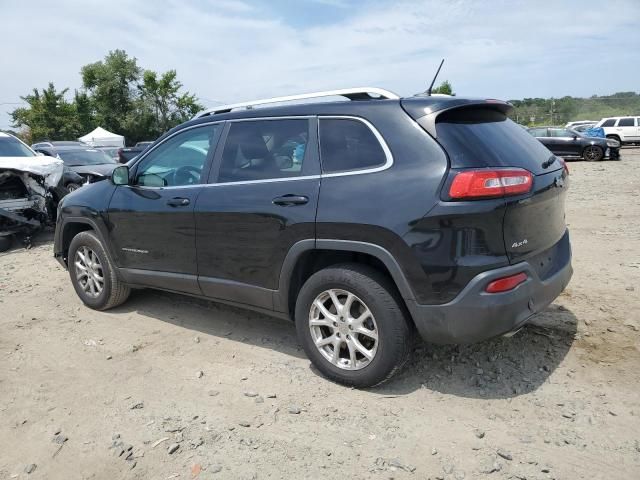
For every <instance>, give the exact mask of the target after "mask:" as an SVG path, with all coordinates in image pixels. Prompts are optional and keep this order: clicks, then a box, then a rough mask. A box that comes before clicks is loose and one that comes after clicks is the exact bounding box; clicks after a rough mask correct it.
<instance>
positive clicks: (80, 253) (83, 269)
mask: <svg viewBox="0 0 640 480" xmlns="http://www.w3.org/2000/svg"><path fill="white" fill-rule="evenodd" d="M74 266H75V271H76V280H77V281H78V284H79V285H80V288H82V290H83V291H84V292H85V293H86V294H87V295H88V296H90V297H92V298H97V297H99V296H100V294H101V293H102V291H103V290H104V271H103V269H102V264H101V263H100V258H98V255H96V252H94V251H93V250H91V249H90V248H89V247H85V246H82V247H80V248H78V250H77V251H76V255H75V259H74Z"/></svg>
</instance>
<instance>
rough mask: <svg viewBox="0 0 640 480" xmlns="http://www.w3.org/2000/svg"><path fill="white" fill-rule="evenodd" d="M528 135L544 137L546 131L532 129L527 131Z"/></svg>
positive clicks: (543, 129)
mask: <svg viewBox="0 0 640 480" xmlns="http://www.w3.org/2000/svg"><path fill="white" fill-rule="evenodd" d="M529 133H530V134H531V135H533V136H534V137H546V136H547V129H546V128H532V129H531V130H529Z"/></svg>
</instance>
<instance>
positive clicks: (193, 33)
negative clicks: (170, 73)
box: [0, 0, 640, 128]
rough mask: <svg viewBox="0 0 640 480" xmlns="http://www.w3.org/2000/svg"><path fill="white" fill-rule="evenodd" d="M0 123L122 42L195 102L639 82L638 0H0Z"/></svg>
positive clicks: (563, 90)
mask: <svg viewBox="0 0 640 480" xmlns="http://www.w3.org/2000/svg"><path fill="white" fill-rule="evenodd" d="M0 12H1V13H0V25H1V28H0V46H1V49H2V50H1V53H0V128H9V127H10V123H11V119H10V117H9V115H8V114H7V112H8V111H11V110H13V109H14V108H16V107H17V106H19V105H20V103H19V102H20V96H22V95H26V94H27V93H29V92H31V90H32V89H33V88H34V87H38V88H43V87H46V86H47V84H48V82H50V81H51V82H54V83H55V85H56V87H57V88H59V89H61V88H66V87H68V88H70V91H71V92H72V91H73V90H74V89H76V88H80V86H81V79H80V74H79V72H80V68H81V67H82V66H83V65H86V64H88V63H92V62H95V61H98V60H101V59H102V58H104V56H105V55H106V54H107V53H108V52H109V50H115V49H124V50H125V51H126V52H127V53H128V54H129V55H131V56H134V57H136V58H137V60H138V64H139V65H140V66H141V67H143V68H147V69H152V70H155V71H161V72H162V71H166V70H169V69H176V70H177V72H178V78H179V79H180V80H181V81H182V83H183V84H184V86H185V89H187V90H188V91H190V92H192V93H195V94H196V95H197V96H198V98H199V99H200V102H201V103H202V104H204V105H206V106H215V105H217V104H220V103H235V102H241V101H246V100H252V99H256V98H263V97H272V96H279V95H289V94H296V93H304V92H309V91H316V90H326V89H333V88H346V87H356V86H376V87H382V88H386V89H389V90H392V91H394V92H396V93H398V94H400V95H403V96H407V95H413V94H415V93H417V92H421V91H424V90H425V89H426V88H427V86H428V85H429V83H430V82H431V78H432V76H433V74H434V73H435V70H436V68H437V66H438V63H439V61H440V59H441V58H445V59H446V61H445V65H444V67H443V69H442V72H441V73H440V77H439V81H440V80H445V79H447V80H449V81H450V82H451V83H452V85H453V88H454V91H455V92H456V93H457V94H458V95H461V96H481V97H491V98H501V99H516V98H525V97H552V96H553V97H562V96H564V95H572V96H591V95H594V94H595V95H606V94H611V93H614V92H618V91H640V0H607V1H602V0H580V1H570V0H566V1H562V0H554V1H551V0H545V1H538V0H525V1H518V0H508V1H507V0H491V1H489V0H486V1H479V0H452V1H446V0H438V1H435V0H396V1H393V0H153V1H146V2H141V1H135V0H108V1H107V0H100V1H94V0H83V1H78V0H55V1H51V0H22V1H20V0H0Z"/></svg>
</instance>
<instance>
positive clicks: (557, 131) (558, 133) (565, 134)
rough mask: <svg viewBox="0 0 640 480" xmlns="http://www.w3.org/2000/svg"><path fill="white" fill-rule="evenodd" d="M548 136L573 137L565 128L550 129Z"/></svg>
mask: <svg viewBox="0 0 640 480" xmlns="http://www.w3.org/2000/svg"><path fill="white" fill-rule="evenodd" d="M549 136H550V137H571V136H573V134H572V133H571V132H570V131H569V130H567V129H566V128H550V129H549Z"/></svg>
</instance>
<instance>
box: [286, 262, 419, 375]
mask: <svg viewBox="0 0 640 480" xmlns="http://www.w3.org/2000/svg"><path fill="white" fill-rule="evenodd" d="M329 292H333V294H334V296H335V298H337V301H338V303H340V305H341V307H343V306H344V305H345V304H346V303H347V299H348V298H349V294H351V295H352V297H351V298H352V303H351V308H350V309H349V312H348V313H346V312H347V311H346V310H344V311H343V312H342V315H340V314H339V312H338V308H336V306H335V300H334V297H332V296H331V294H330V293H329ZM401 302H402V300H401V299H400V298H399V295H398V294H397V293H396V290H395V288H394V286H393V284H392V283H391V281H390V280H389V279H388V278H387V277H385V276H384V275H382V274H380V272H378V271H377V270H374V269H373V268H371V267H368V266H365V265H359V264H343V265H336V266H332V267H329V268H326V269H323V270H320V271H319V272H316V273H315V274H313V275H312V276H311V277H310V278H309V279H308V280H307V281H306V282H305V284H304V285H303V286H302V288H301V289H300V292H299V294H298V298H297V301H296V311H295V321H296V330H297V332H298V338H299V340H300V343H301V344H302V347H303V348H304V351H305V352H306V354H307V356H308V357H309V359H310V360H311V362H312V363H313V365H314V366H315V367H316V368H317V369H318V370H319V371H320V372H321V373H322V374H323V375H324V376H326V377H327V378H329V379H330V380H333V381H335V382H337V383H340V384H342V385H347V386H353V387H357V388H366V387H373V386H375V385H379V384H381V383H383V382H385V381H386V380H388V379H389V378H391V377H392V376H393V375H394V374H395V373H396V372H397V371H398V370H400V368H402V366H403V365H404V363H405V362H406V360H407V358H408V355H409V350H410V347H411V343H412V341H411V338H410V333H411V328H410V325H409V322H408V320H407V316H406V315H405V313H404V310H403V307H402V305H401ZM318 303H320V304H321V305H323V306H324V311H326V312H327V313H328V314H330V316H327V315H324V313H323V310H322V309H320V308H319V307H317V304H318ZM365 308H368V310H369V312H370V313H371V316H368V317H367V315H362V314H363V312H364V311H365ZM334 314H335V315H334ZM356 317H365V318H364V320H358V319H357V318H356ZM312 319H313V321H314V323H315V324H314V325H313V326H312V325H311V321H312ZM334 320H335V321H334ZM328 324H332V326H328ZM358 325H359V326H360V327H359V328H360V332H364V331H365V330H366V332H367V333H365V334H363V333H359V332H356V329H357V328H358ZM350 327H352V328H350ZM354 333H355V335H354ZM375 333H377V340H374V336H375ZM338 337H339V338H338ZM331 338H332V339H333V341H332V342H330V343H326V342H327V339H331ZM316 341H320V342H321V343H324V345H322V346H321V347H318V346H316ZM334 342H335V343H334ZM336 345H339V347H338V354H337V357H336V356H335V349H336ZM356 345H357V346H356ZM359 347H361V348H359ZM365 351H366V352H368V354H370V355H371V358H368V357H366V356H365V355H364V354H363V352H365ZM332 359H333V360H332Z"/></svg>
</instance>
